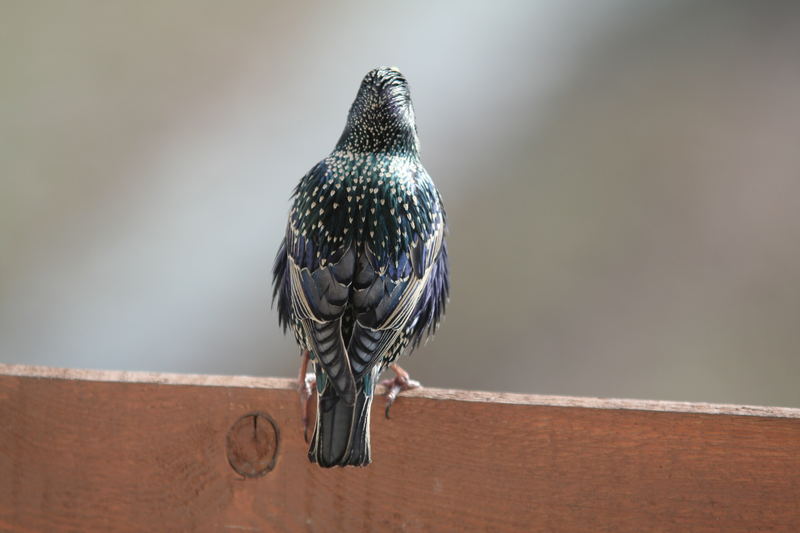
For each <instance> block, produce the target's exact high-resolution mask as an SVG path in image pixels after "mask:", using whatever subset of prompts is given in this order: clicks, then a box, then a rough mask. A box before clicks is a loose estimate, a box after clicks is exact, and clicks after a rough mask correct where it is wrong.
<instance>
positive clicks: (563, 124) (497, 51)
mask: <svg viewBox="0 0 800 533" xmlns="http://www.w3.org/2000/svg"><path fill="white" fill-rule="evenodd" d="M385 64H388V65H397V66H399V67H400V68H401V69H402V71H403V72H404V73H405V75H406V76H407V77H408V79H409V80H410V83H411V86H412V94H413V98H414V102H415V106H416V111H417V117H418V126H419V132H420V136H421V139H422V143H423V149H424V153H423V160H424V162H425V164H426V166H427V168H428V170H429V171H430V173H431V175H432V176H433V177H434V179H435V180H436V182H437V184H438V185H439V188H440V190H441V192H442V194H443V196H444V198H445V201H446V205H447V209H448V215H449V221H450V225H451V233H450V238H449V242H450V257H451V262H452V298H451V302H450V307H449V309H448V314H447V319H446V320H445V322H444V325H443V327H442V328H441V330H440V332H439V334H438V335H437V337H436V339H435V340H434V341H433V342H431V343H429V344H428V345H427V346H425V347H424V348H423V349H421V350H420V351H419V352H417V353H415V354H414V355H413V356H412V357H411V358H409V359H406V361H405V363H406V366H407V368H408V369H409V370H410V371H411V372H412V374H413V375H414V376H415V377H417V378H418V379H420V380H421V381H422V382H423V383H424V384H427V385H430V386H438V387H462V388H474V389H485V390H502V391H518V392H537V393H554V394H570V395H599V396H614V397H639V398H658V399H672V400H694V401H713V402H735V403H752V404H774V405H787V406H800V386H798V382H799V381H800V379H799V378H800V144H799V143H800V4H798V3H794V2H747V1H741V2H737V1H725V2H721V1H720V2H714V1H710V2H686V1H668V0H665V1H661V2H641V1H638V0H617V1H597V2H589V1H563V0H541V1H536V2H529V1H519V2H499V3H498V2H486V3H470V2H458V3H453V4H449V5H447V4H435V5H433V4H431V5H429V3H427V2H401V3H370V4H362V3H341V2H336V3H326V4H322V3H320V4H317V5H313V6H312V5H304V6H303V5H294V4H292V5H289V4H283V3H282V4H275V5H272V4H270V3H268V2H195V1H188V0H187V1H179V2H177V1H169V2H157V3H141V2H101V1H95V2H87V1H73V2H22V1H20V2H3V4H2V5H1V6H0V360H2V361H3V362H10V363H28V364H41V365H56V366H70V367H91V368H109V369H134V370H154V371H169V372H192V373H225V374H255V375H279V376H294V375H295V372H296V369H297V364H298V357H297V354H298V352H297V349H296V347H295V346H294V343H293V340H292V339H291V338H289V337H284V336H282V334H281V332H280V331H279V329H278V326H277V316H276V314H275V312H274V311H272V310H270V307H269V301H270V288H269V283H270V268H271V265H272V261H273V257H274V254H275V251H276V250H277V247H278V244H279V240H280V239H281V237H282V234H283V230H284V224H285V217H286V214H287V211H288V207H289V201H288V198H289V194H290V191H291V189H292V188H293V187H294V185H295V184H296V182H297V180H298V179H299V178H300V177H301V176H302V175H303V174H304V173H305V171H306V170H308V169H309V168H310V167H311V166H312V165H313V164H314V163H315V162H316V161H317V160H319V159H321V158H322V157H324V156H325V155H326V154H327V153H328V152H329V151H330V150H331V149H332V148H333V145H334V144H335V142H336V140H337V139H338V136H339V134H340V132H341V129H342V127H343V126H344V120H345V116H346V113H347V110H348V107H349V105H350V103H351V101H352V98H353V97H354V96H355V92H356V90H357V88H358V85H359V83H360V80H361V77H362V76H363V75H364V74H365V73H366V72H367V71H368V70H369V69H371V68H373V67H375V66H378V65H385Z"/></svg>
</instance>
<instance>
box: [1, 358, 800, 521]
mask: <svg viewBox="0 0 800 533" xmlns="http://www.w3.org/2000/svg"><path fill="white" fill-rule="evenodd" d="M382 407H383V404H382V402H381V401H380V400H378V401H376V405H375V406H373V408H374V413H373V424H372V447H373V460H374V462H373V464H372V465H370V466H369V467H367V468H363V469H355V468H347V469H341V468H338V469H331V470H325V469H321V468H318V467H317V466H315V465H312V464H309V462H308V460H307V458H306V444H305V442H304V441H303V436H302V431H301V428H300V412H299V411H300V409H299V403H298V399H297V395H296V392H295V387H294V382H293V381H292V380H288V379H274V378H253V377H224V376H196V375H175V374H153V373H134V372H104V371H85V370H62V369H53V368H44V367H29V366H13V365H0V530H3V531H5V530H9V531H64V530H68V531H195V530H196V531H233V532H236V531H341V532H358V531H409V532H410V531H592V532H594V531H608V532H626V531H631V532H646V531H676V532H687V531H692V532H694V531H724V532H757V531H787V532H798V531H800V409H785V408H769V407H746V406H725V405H710V404H688V403H673V402H656V401H631V400H600V399H591V398H567V397H552V396H537V395H520V394H494V393H484V392H468V391H451V390H440V389H428V388H425V389H421V390H416V391H411V392H409V393H407V394H405V395H403V396H402V397H401V398H400V399H399V400H398V401H397V403H396V404H395V406H394V407H393V411H392V419H391V420H386V419H384V417H383V411H382Z"/></svg>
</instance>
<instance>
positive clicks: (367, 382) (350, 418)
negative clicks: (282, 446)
mask: <svg viewBox="0 0 800 533" xmlns="http://www.w3.org/2000/svg"><path fill="white" fill-rule="evenodd" d="M377 374H378V372H377V369H375V370H374V371H373V372H371V373H369V374H368V375H366V376H364V379H362V380H361V381H360V382H359V383H358V384H357V386H356V401H355V404H354V405H347V403H346V402H344V401H343V400H342V399H341V398H340V397H339V396H338V395H337V394H336V389H334V388H333V386H332V385H331V383H328V382H326V383H325V386H324V388H323V390H322V393H321V394H319V395H318V397H317V423H316V427H315V428H314V437H313V439H312V440H311V447H310V449H309V450H308V458H309V460H310V461H311V462H312V463H317V464H319V466H323V467H326V468H327V467H331V466H366V465H368V464H369V463H370V461H371V456H370V446H369V414H370V407H371V406H372V396H373V392H374V390H375V380H376V379H377V377H378V376H377ZM317 379H319V376H318V377H317ZM323 379H324V378H323Z"/></svg>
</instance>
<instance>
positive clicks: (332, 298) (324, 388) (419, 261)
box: [273, 67, 449, 467]
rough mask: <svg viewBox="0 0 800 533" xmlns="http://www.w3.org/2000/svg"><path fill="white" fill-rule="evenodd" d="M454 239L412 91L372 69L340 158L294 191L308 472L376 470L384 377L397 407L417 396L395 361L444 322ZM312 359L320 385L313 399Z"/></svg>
mask: <svg viewBox="0 0 800 533" xmlns="http://www.w3.org/2000/svg"><path fill="white" fill-rule="evenodd" d="M445 229H446V224H445V212H444V208H443V207H442V200H441V197H440V195H439V192H438V191H437V189H436V187H435V186H434V184H433V181H432V180H431V178H430V176H429V175H428V172H427V171H426V170H425V168H424V167H423V166H422V163H421V162H420V156H419V139H418V137H417V127H416V122H415V118H414V109H413V106H412V104H411V95H410V93H409V89H408V82H407V81H406V79H405V77H404V76H403V75H402V74H401V73H400V72H399V71H398V70H397V69H396V68H387V67H382V68H377V69H374V70H372V71H370V72H369V73H367V75H366V76H365V77H364V80H363V81H362V82H361V87H360V88H359V90H358V94H357V95H356V99H355V101H354V102H353V105H352V106H351V108H350V113H349V114H348V116H347V124H346V125H345V128H344V132H343V133H342V136H341V137H340V139H339V142H338V143H337V144H336V147H335V148H334V150H333V152H332V153H331V154H330V155H329V156H328V157H326V158H325V159H323V160H322V161H320V162H319V163H317V164H316V165H315V166H314V167H313V168H312V169H311V170H310V171H309V172H308V173H307V174H306V175H305V176H303V178H302V179H301V180H300V183H299V185H298V186H297V187H296V188H295V190H294V194H293V204H292V208H291V211H290V213H289V221H288V224H287V228H286V236H285V237H284V240H283V243H282V244H281V247H280V250H279V251H278V255H277V257H276V259H275V266H274V269H273V276H274V277H273V288H274V291H273V300H274V299H275V298H277V302H278V313H279V322H280V325H281V326H282V327H283V329H284V331H286V329H287V328H290V329H291V330H292V332H293V333H294V336H295V339H296V340H297V343H298V344H299V345H300V347H301V350H302V352H303V362H302V364H301V370H300V379H301V382H300V390H301V394H302V393H303V390H305V401H306V402H307V401H308V397H309V396H310V395H311V388H310V387H311V383H313V381H314V380H315V382H316V390H317V418H316V424H315V428H314V433H313V437H312V439H311V444H310V448H309V451H308V457H309V460H310V461H311V462H315V463H317V464H318V465H320V466H323V467H332V466H348V465H353V466H365V465H367V464H369V463H370V461H371V457H370V439H369V420H370V406H371V404H372V397H373V393H374V391H375V384H376V381H377V380H378V376H379V375H380V373H381V371H383V370H384V369H385V368H386V367H387V366H390V365H391V366H392V368H393V369H394V370H395V372H396V374H397V377H396V378H395V379H394V380H392V381H391V382H390V385H391V389H392V391H391V393H390V394H389V396H390V397H389V400H390V402H391V401H392V400H393V399H394V397H395V396H396V395H397V392H398V390H401V389H406V388H409V387H410V386H411V385H413V382H411V381H410V380H409V379H408V374H406V373H405V372H404V371H403V370H402V369H400V368H399V367H397V366H396V365H395V364H394V360H395V359H396V358H397V357H398V356H399V355H400V354H401V353H403V351H404V350H406V348H409V347H410V348H412V349H413V348H415V347H417V346H418V345H419V343H420V341H421V340H422V338H423V337H424V336H425V335H426V334H431V333H433V332H435V330H436V328H437V326H438V324H439V320H440V318H441V317H442V316H443V313H444V308H445V303H446V301H447V297H448V291H449V286H448V267H447V247H446V245H445ZM309 359H310V360H311V361H312V362H313V365H314V374H313V375H312V376H311V378H312V380H310V381H306V382H305V387H304V386H303V380H304V377H305V369H306V365H307V364H308V362H309ZM388 405H390V403H389V404H388ZM388 405H387V416H388ZM304 412H305V411H304ZM304 423H305V424H307V417H306V418H305V419H304Z"/></svg>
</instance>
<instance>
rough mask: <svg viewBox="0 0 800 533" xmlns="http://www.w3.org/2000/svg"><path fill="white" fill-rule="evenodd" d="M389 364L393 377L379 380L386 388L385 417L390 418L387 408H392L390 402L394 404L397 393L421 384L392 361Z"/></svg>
mask: <svg viewBox="0 0 800 533" xmlns="http://www.w3.org/2000/svg"><path fill="white" fill-rule="evenodd" d="M389 366H390V367H391V369H392V370H393V371H394V373H395V376H394V379H385V380H383V381H381V385H383V386H384V387H386V389H387V390H388V392H387V393H386V418H390V417H389V409H391V408H392V404H394V401H395V400H396V399H397V395H398V394H400V393H401V392H403V391H407V390H411V389H418V388H420V387H421V386H422V384H421V383H420V382H419V381H417V380H415V379H411V378H410V377H409V375H408V372H406V371H405V370H403V369H402V368H400V366H398V365H396V364H394V363H392V364H391V365H389Z"/></svg>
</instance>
